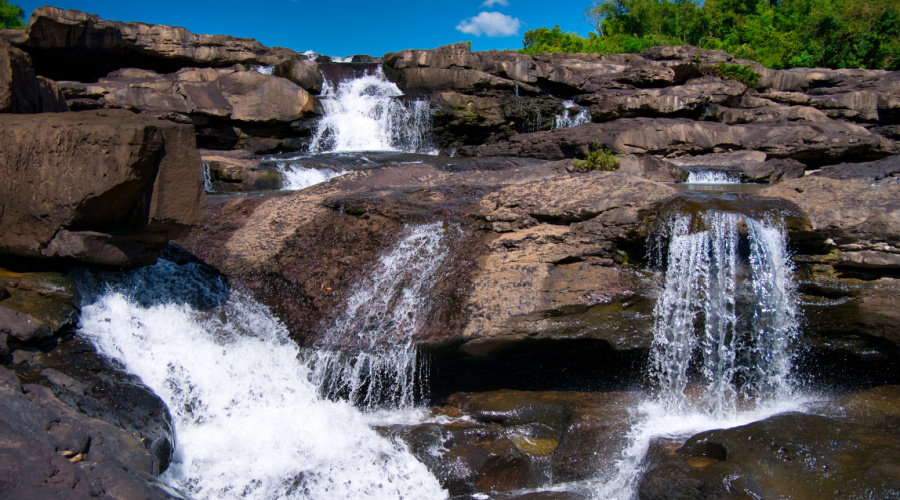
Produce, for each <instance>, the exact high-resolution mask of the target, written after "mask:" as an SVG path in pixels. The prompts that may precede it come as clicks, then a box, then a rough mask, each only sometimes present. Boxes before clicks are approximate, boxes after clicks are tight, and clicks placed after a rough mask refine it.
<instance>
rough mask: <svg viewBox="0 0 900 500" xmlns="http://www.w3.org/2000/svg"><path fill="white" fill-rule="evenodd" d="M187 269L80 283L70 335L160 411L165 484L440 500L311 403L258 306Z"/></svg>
mask: <svg viewBox="0 0 900 500" xmlns="http://www.w3.org/2000/svg"><path fill="white" fill-rule="evenodd" d="M191 266H192V265H190V264H188V265H186V266H178V265H175V264H174V263H172V262H168V261H164V260H161V261H160V262H159V263H158V264H157V265H156V266H152V267H150V268H144V269H141V270H137V271H133V272H130V273H126V274H124V275H119V276H115V277H112V276H106V277H99V278H98V277H96V276H94V275H91V274H85V275H84V276H82V277H81V278H80V282H81V285H82V289H83V291H84V293H85V297H86V303H87V305H86V306H84V308H83V311H82V317H81V325H80V330H79V334H80V335H85V336H87V337H89V338H90V339H91V340H92V341H93V342H94V344H95V345H96V346H97V348H98V350H99V351H100V352H101V353H102V354H105V355H107V356H109V357H112V358H114V359H116V360H118V361H119V362H121V363H122V365H123V366H124V367H125V369H127V370H128V371H129V372H132V373H135V374H137V375H138V376H139V377H141V379H142V380H143V381H144V383H146V384H147V385H148V386H149V387H150V388H151V389H153V391H154V392H155V393H156V394H158V395H159V396H160V397H161V398H162V399H163V400H164V401H165V402H166V404H167V405H168V407H169V409H170V411H171V412H172V416H173V419H174V424H175V429H176V437H177V447H176V452H175V459H174V462H173V463H172V465H171V467H170V468H169V470H168V471H167V472H166V473H165V474H164V476H163V479H164V480H165V481H167V482H168V483H169V484H171V485H173V486H175V487H177V488H179V489H181V490H182V491H185V492H186V493H188V494H189V495H190V496H191V497H193V498H197V499H206V498H217V499H218V498H223V499H224V498H250V499H264V500H268V499H275V498H308V499H322V498H346V499H351V498H352V499H356V498H380V499H397V498H410V499H411V498H444V497H446V493H445V492H444V491H442V490H441V488H440V486H439V484H438V482H437V480H435V478H434V477H433V476H432V475H431V474H430V473H429V472H428V470H427V469H426V468H425V466H423V465H422V464H421V463H419V462H418V461H416V460H415V459H414V458H413V457H412V455H410V454H409V453H408V452H407V451H406V448H405V447H404V446H403V445H400V444H397V443H394V442H392V441H390V440H388V439H386V438H383V437H381V436H380V435H378V434H377V433H376V432H375V431H374V430H373V429H372V428H371V427H370V426H369V423H368V422H367V418H368V417H367V416H366V415H364V414H362V413H360V412H359V411H358V410H357V409H356V408H354V407H353V406H352V405H351V404H349V403H348V402H345V401H329V400H326V399H322V398H320V397H319V395H318V388H317V387H316V386H315V385H313V384H312V383H310V381H309V378H310V374H309V371H308V368H307V367H306V365H305V364H303V363H301V362H300V361H299V359H298V354H299V353H298V348H297V346H296V344H295V343H294V342H293V341H291V340H290V339H289V338H288V337H287V331H286V329H285V328H284V326H283V325H281V324H280V323H279V321H278V320H277V319H275V318H274V317H273V316H272V315H271V314H270V313H269V312H268V311H267V310H266V308H265V307H263V306H261V305H260V304H258V303H256V302H254V301H253V300H251V299H250V298H248V297H246V296H244V295H243V294H241V293H239V292H236V291H234V292H230V293H229V292H228V290H227V288H226V287H225V286H224V284H223V282H222V281H221V280H217V279H211V278H210V277H209V276H205V275H203V273H202V272H201V271H200V270H199V269H198V268H192V267H191Z"/></svg>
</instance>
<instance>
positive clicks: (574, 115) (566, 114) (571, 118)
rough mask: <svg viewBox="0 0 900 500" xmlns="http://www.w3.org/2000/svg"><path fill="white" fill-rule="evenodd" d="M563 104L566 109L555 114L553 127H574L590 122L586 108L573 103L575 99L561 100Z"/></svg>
mask: <svg viewBox="0 0 900 500" xmlns="http://www.w3.org/2000/svg"><path fill="white" fill-rule="evenodd" d="M563 106H565V108H566V109H564V110H563V112H562V113H561V114H558V115H556V122H555V125H554V128H566V127H576V126H578V125H584V124H585V123H590V121H591V115H590V113H588V110H586V109H584V108H581V107H579V106H578V105H577V104H575V101H563ZM576 111H577V112H576Z"/></svg>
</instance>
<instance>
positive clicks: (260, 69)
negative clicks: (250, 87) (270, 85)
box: [251, 66, 275, 75]
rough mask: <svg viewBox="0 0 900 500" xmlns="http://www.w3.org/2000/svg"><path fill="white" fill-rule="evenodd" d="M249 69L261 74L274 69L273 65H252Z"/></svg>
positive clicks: (269, 73) (270, 72)
mask: <svg viewBox="0 0 900 500" xmlns="http://www.w3.org/2000/svg"><path fill="white" fill-rule="evenodd" d="M251 69H253V71H256V72H257V73H259V74H262V75H271V74H272V72H273V71H275V66H253V67H252V68H251Z"/></svg>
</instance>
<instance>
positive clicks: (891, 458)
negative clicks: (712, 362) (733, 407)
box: [638, 413, 900, 499]
mask: <svg viewBox="0 0 900 500" xmlns="http://www.w3.org/2000/svg"><path fill="white" fill-rule="evenodd" d="M713 448H715V449H718V450H719V452H718V453H716V454H715V455H716V456H715V457H710V456H709V452H708V450H710V449H713ZM697 458H704V460H702V461H701V460H694V461H693V463H692V462H691V459H697ZM898 463H900V436H898V435H896V434H889V433H885V432H884V431H879V430H877V429H873V428H871V427H867V426H863V425H859V424H854V423H851V422H847V421H845V420H836V419H831V418H827V417H821V416H817V415H804V414H800V413H786V414H782V415H776V416H774V417H770V418H768V419H766V420H763V421H760V422H755V423H752V424H749V425H745V426H741V427H735V428H733V429H726V430H713V431H707V432H703V433H700V434H697V435H696V436H693V437H691V438H690V439H688V440H687V441H686V442H685V444H684V445H683V446H682V447H681V448H680V449H679V450H678V453H676V454H674V455H672V456H670V457H668V458H667V459H664V462H663V464H662V465H661V466H659V467H657V468H655V469H653V470H651V471H649V472H648V473H647V474H646V475H645V476H644V478H643V479H642V481H641V484H640V487H639V492H638V497H639V498H641V499H653V498H682V497H685V498H779V497H780V498H788V497H790V498H856V497H867V496H872V497H875V498H892V497H895V496H897V495H900V479H898V478H900V475H898V474H897V472H898V470H897V469H898V466H897V464H898ZM685 495H686V496H685Z"/></svg>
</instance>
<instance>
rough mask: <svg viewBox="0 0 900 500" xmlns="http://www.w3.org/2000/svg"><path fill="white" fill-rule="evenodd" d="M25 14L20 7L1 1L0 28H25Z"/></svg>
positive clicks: (4, 0)
mask: <svg viewBox="0 0 900 500" xmlns="http://www.w3.org/2000/svg"><path fill="white" fill-rule="evenodd" d="M24 19H25V12H23V11H22V8H21V7H19V6H18V5H12V4H8V3H6V0H0V28H24V27H25V23H24Z"/></svg>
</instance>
